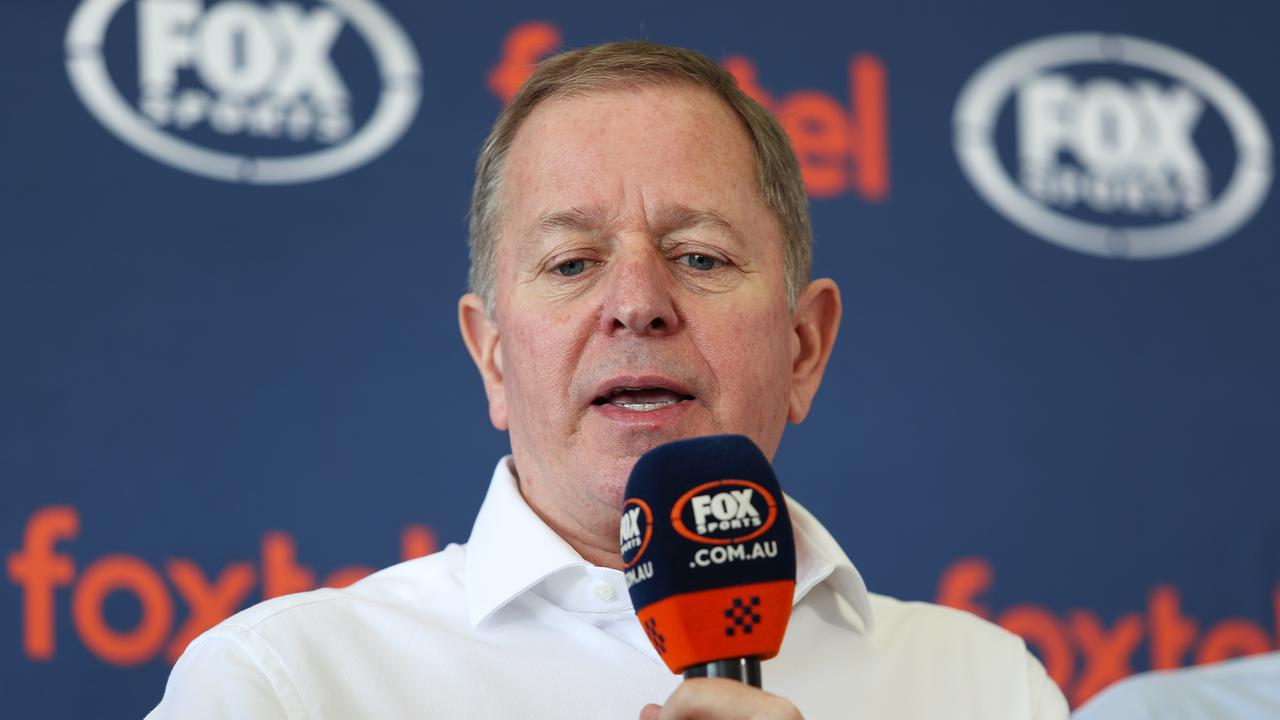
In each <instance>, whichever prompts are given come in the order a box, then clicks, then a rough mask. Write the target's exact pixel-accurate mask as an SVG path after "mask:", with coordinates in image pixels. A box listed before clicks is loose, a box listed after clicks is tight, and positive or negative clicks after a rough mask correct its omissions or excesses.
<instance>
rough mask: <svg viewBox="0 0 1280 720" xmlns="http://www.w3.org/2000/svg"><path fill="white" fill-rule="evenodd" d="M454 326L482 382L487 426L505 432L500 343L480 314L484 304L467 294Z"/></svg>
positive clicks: (495, 329) (493, 328)
mask: <svg viewBox="0 0 1280 720" xmlns="http://www.w3.org/2000/svg"><path fill="white" fill-rule="evenodd" d="M458 326H459V328H460V329H461V330H462V342H464V343H466V345H467V352H469V353H471V360H472V361H473V362H474V363H475V364H476V369H477V370H479V371H480V378H481V379H482V380H484V394H485V395H486V396H488V398H489V422H491V423H493V426H494V427H495V428H497V429H499V430H506V429H507V396H506V390H505V386H504V385H503V374H502V343H501V340H500V338H499V337H498V325H497V323H495V322H494V321H493V320H492V319H491V318H490V317H489V316H488V314H487V313H485V310H484V300H483V299H482V298H481V297H480V296H479V295H476V294H475V293H467V294H466V295H463V296H462V299H460V300H458Z"/></svg>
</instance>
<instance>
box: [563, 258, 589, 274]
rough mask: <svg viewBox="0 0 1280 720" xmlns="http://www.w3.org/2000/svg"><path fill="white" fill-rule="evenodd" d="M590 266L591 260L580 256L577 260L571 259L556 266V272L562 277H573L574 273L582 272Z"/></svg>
mask: <svg viewBox="0 0 1280 720" xmlns="http://www.w3.org/2000/svg"><path fill="white" fill-rule="evenodd" d="M590 266H591V261H590V260H583V259H581V258H579V259H577V260H569V261H567V262H562V263H560V264H559V265H557V266H556V267H555V273H556V274H557V275H560V276H562V277H573V276H574V275H578V274H580V273H581V272H582V271H584V270H586V269H587V268H588V267H590Z"/></svg>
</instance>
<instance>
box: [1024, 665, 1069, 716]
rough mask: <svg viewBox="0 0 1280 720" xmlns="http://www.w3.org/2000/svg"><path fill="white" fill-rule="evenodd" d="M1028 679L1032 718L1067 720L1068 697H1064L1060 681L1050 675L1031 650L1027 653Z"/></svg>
mask: <svg viewBox="0 0 1280 720" xmlns="http://www.w3.org/2000/svg"><path fill="white" fill-rule="evenodd" d="M1027 680H1028V684H1029V685H1030V687H1029V688H1028V692H1029V693H1030V696H1031V718H1032V720H1067V714H1068V712H1069V711H1068V707H1067V699H1066V698H1065V697H1063V695H1062V690H1061V689H1060V688H1059V687H1058V683H1056V682H1054V681H1053V678H1051V677H1049V673H1047V672H1045V670H1044V666H1043V665H1041V664H1040V661H1039V660H1037V659H1036V657H1035V656H1034V655H1032V654H1031V653H1030V652H1028V653H1027Z"/></svg>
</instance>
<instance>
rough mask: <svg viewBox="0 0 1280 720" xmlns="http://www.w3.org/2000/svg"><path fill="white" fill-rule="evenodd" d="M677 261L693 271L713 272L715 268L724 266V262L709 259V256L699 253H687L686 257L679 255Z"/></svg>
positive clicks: (712, 258)
mask: <svg viewBox="0 0 1280 720" xmlns="http://www.w3.org/2000/svg"><path fill="white" fill-rule="evenodd" d="M679 261H680V262H681V263H683V264H685V265H688V266H689V267H691V268H693V269H694V270H702V271H707V270H715V269H716V268H718V267H720V266H721V265H723V264H724V262H723V261H721V260H717V259H716V258H714V257H711V256H710V255H703V254H701V253H689V254H687V255H681V256H680V258H679Z"/></svg>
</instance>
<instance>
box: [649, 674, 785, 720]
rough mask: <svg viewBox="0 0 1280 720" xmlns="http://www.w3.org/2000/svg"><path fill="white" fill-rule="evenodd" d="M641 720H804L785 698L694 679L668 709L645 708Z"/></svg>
mask: <svg viewBox="0 0 1280 720" xmlns="http://www.w3.org/2000/svg"><path fill="white" fill-rule="evenodd" d="M640 720H804V718H802V717H801V716H800V711H799V710H797V709H796V706H795V705H792V704H791V702H790V701H788V700H786V699H785V698H780V697H778V696H777V695H770V694H769V693H767V692H765V691H763V690H761V689H759V688H754V687H751V686H750V685H747V684H746V683H740V682H738V681H737V680H725V679H724V678H694V679H692V680H685V681H684V682H682V683H680V687H678V688H676V691H675V692H673V693H671V697H669V698H667V704H666V705H645V706H644V709H643V710H641V711H640Z"/></svg>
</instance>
